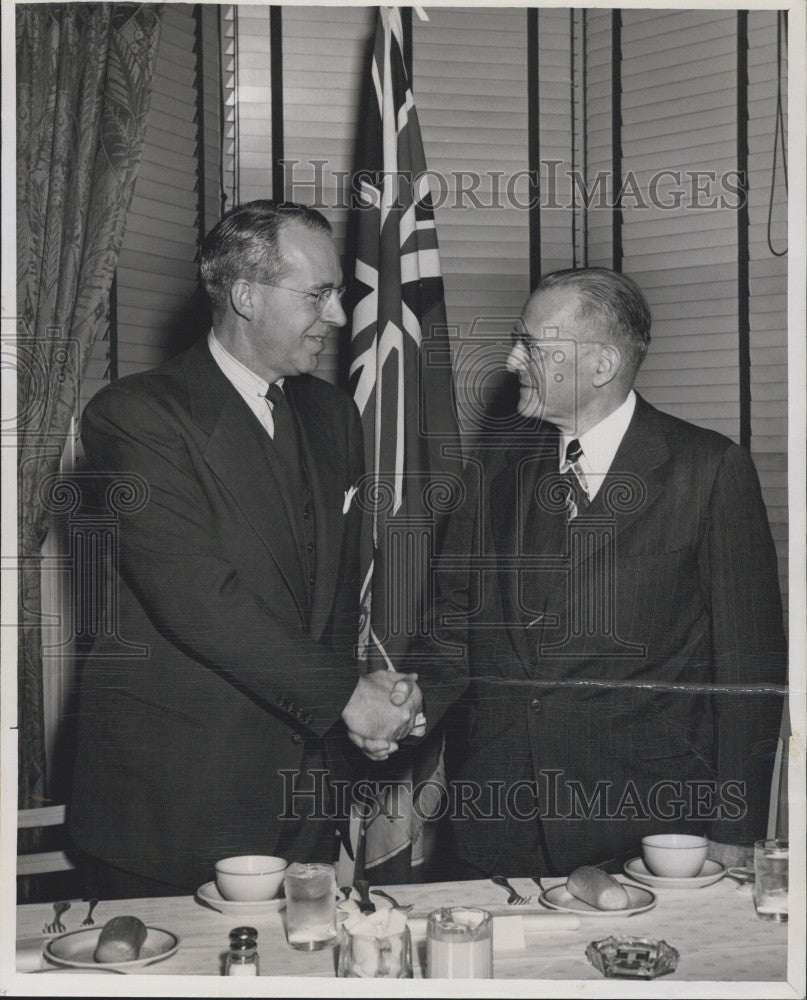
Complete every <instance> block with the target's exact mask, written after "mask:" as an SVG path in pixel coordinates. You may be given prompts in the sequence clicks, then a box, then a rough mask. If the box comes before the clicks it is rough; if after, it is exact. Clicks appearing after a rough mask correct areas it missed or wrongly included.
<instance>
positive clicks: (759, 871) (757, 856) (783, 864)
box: [754, 839, 788, 923]
mask: <svg viewBox="0 0 807 1000" xmlns="http://www.w3.org/2000/svg"><path fill="white" fill-rule="evenodd" d="M787 898H788V842H787V841H786V840H776V839H773V840H758V841H757V842H756V843H755V844H754V906H755V907H756V911H757V916H758V917H759V919H760V920H776V921H779V922H780V923H784V922H785V921H786V920H787V915H788V914H787V910H788V907H787Z"/></svg>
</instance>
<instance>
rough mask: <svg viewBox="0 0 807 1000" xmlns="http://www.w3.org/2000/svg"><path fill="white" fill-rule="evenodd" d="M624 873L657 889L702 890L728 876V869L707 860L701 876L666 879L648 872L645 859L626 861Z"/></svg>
mask: <svg viewBox="0 0 807 1000" xmlns="http://www.w3.org/2000/svg"><path fill="white" fill-rule="evenodd" d="M623 871H624V872H625V874H626V875H627V876H629V877H630V878H632V879H635V880H636V881H637V882H642V883H643V884H644V885H652V886H653V887H654V888H656V889H702V888H703V887H704V886H705V885H711V884H712V883H713V882H718V881H719V880H720V879H721V878H723V876H724V875H725V874H726V869H725V868H724V867H723V865H721V864H720V863H719V862H717V861H709V860H707V861H704V862H703V868H701V873H700V875H693V876H692V878H665V877H663V876H661V875H654V874H653V873H652V872H651V871H648V868H647V865H646V864H645V863H644V858H633V859H632V860H631V861H626V862H625V864H624V866H623Z"/></svg>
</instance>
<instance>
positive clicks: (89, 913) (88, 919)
mask: <svg viewBox="0 0 807 1000" xmlns="http://www.w3.org/2000/svg"><path fill="white" fill-rule="evenodd" d="M98 902H99V901H98V900H97V899H91V900H90V908H89V910H87V916H86V917H85V918H84V919H83V920H82V921H81V926H82V927H89V926H90V925H91V924H94V923H95V921H94V920H93V918H92V911H93V910H94V909H95V907H96V906H98Z"/></svg>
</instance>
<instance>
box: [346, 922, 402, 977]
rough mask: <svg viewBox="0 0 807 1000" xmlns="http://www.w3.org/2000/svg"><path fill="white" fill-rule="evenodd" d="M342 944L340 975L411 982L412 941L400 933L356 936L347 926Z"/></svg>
mask: <svg viewBox="0 0 807 1000" xmlns="http://www.w3.org/2000/svg"><path fill="white" fill-rule="evenodd" d="M341 934H342V936H341V939H340V941H339V976H340V977H342V978H356V979H411V978H412V938H411V935H410V933H409V928H408V927H406V926H404V928H403V930H402V931H400V932H397V933H390V934H386V935H379V936H373V935H369V934H356V933H354V932H353V931H352V930H351V929H350V927H349V926H346V925H345V924H344V923H343V924H342V927H341Z"/></svg>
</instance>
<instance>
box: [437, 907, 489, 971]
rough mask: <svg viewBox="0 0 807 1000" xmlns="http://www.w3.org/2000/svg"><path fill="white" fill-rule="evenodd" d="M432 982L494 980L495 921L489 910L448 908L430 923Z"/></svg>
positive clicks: (443, 909)
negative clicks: (433, 980)
mask: <svg viewBox="0 0 807 1000" xmlns="http://www.w3.org/2000/svg"><path fill="white" fill-rule="evenodd" d="M426 941H427V944H426V947H427V963H428V972H427V975H428V978H429V979H492V978H493V918H492V917H491V915H490V913H488V911H487V910H481V909H478V908H476V907H466V906H450V907H449V906H446V907H442V908H441V909H439V910H433V911H432V912H431V913H430V914H429V918H428V921H427V924H426Z"/></svg>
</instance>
